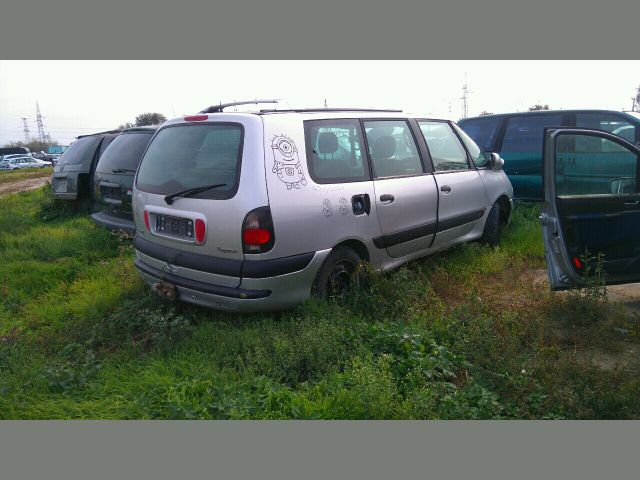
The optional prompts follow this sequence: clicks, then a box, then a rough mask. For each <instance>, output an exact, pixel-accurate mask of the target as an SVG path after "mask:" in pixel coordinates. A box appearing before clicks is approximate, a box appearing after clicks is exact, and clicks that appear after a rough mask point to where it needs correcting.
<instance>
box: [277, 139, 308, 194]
mask: <svg viewBox="0 0 640 480" xmlns="http://www.w3.org/2000/svg"><path fill="white" fill-rule="evenodd" d="M271 149H272V150H273V169H272V170H271V171H272V172H273V173H275V174H277V175H278V178H279V179H280V180H281V181H282V182H283V183H284V184H285V185H286V186H287V190H291V189H292V188H296V189H298V190H299V189H300V188H301V187H304V186H306V185H307V179H306V178H305V176H304V172H303V170H302V165H301V164H300V159H299V158H298V147H296V144H295V143H294V142H293V140H291V139H290V138H289V137H287V136H285V135H278V136H276V137H274V139H273V140H272V141H271Z"/></svg>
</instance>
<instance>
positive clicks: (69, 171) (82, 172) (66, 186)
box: [52, 130, 120, 200]
mask: <svg viewBox="0 0 640 480" xmlns="http://www.w3.org/2000/svg"><path fill="white" fill-rule="evenodd" d="M119 133H120V130H111V131H108V132H101V133H94V134H92V135H82V136H79V137H78V139H77V140H76V141H75V142H73V143H72V144H71V146H69V148H67V149H66V150H65V152H64V153H63V154H62V156H61V157H60V159H59V160H58V163H57V165H56V166H55V168H54V170H53V177H52V185H53V195H54V196H55V197H56V198H58V199H65V200H88V199H90V198H91V197H92V195H93V173H94V171H95V169H96V165H97V164H98V160H99V159H100V157H101V156H102V154H103V153H104V151H105V150H106V149H107V147H108V146H109V144H110V143H111V142H112V141H113V140H114V139H115V138H116V137H117V136H118V134H119Z"/></svg>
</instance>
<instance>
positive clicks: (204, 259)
mask: <svg viewBox="0 0 640 480" xmlns="http://www.w3.org/2000/svg"><path fill="white" fill-rule="evenodd" d="M133 246H134V247H135V249H136V250H138V251H139V252H141V253H144V254H145V255H148V256H150V257H153V258H157V259H158V260H162V261H163V262H168V263H171V264H173V265H176V266H178V267H185V268H191V269H193V270H198V271H201V272H207V273H213V274H216V275H225V276H229V277H240V275H241V274H242V262H244V260H231V259H228V258H219V257H211V256H210V255H203V254H201V253H191V252H185V251H182V250H176V249H175V248H171V247H166V246H164V245H158V244H157V243H153V242H150V241H149V240H145V239H144V238H142V237H141V236H140V235H136V237H135V238H134V239H133Z"/></svg>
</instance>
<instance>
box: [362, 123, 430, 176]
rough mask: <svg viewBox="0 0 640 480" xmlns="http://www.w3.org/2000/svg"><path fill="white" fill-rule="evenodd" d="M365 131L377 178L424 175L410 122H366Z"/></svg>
mask: <svg viewBox="0 0 640 480" xmlns="http://www.w3.org/2000/svg"><path fill="white" fill-rule="evenodd" d="M364 130H365V134H366V136H367V143H368V145H369V153H370V158H371V162H372V164H373V172H374V175H375V176H376V177H399V176H409V175H420V174H422V173H423V169H422V162H421V161H420V155H419V154H418V147H417V146H416V142H415V140H414V139H413V135H412V134H411V129H410V128H409V124H408V123H407V122H406V121H404V120H372V121H365V122H364Z"/></svg>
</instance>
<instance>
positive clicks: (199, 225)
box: [194, 218, 207, 243]
mask: <svg viewBox="0 0 640 480" xmlns="http://www.w3.org/2000/svg"><path fill="white" fill-rule="evenodd" d="M194 227H195V233H196V242H198V243H204V238H205V237H206V236H207V226H206V225H205V223H204V220H202V219H200V218H196V222H195V225H194Z"/></svg>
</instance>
